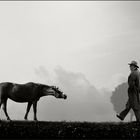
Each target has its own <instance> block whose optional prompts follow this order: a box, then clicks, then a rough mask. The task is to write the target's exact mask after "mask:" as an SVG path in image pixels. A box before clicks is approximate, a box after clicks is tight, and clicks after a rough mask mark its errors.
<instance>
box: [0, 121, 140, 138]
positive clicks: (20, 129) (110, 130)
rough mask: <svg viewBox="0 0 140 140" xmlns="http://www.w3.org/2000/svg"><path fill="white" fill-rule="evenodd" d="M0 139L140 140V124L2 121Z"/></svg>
mask: <svg viewBox="0 0 140 140" xmlns="http://www.w3.org/2000/svg"><path fill="white" fill-rule="evenodd" d="M0 138H1V139H2V138H4V139H5V138H6V139H9V138H10V139H11V138H14V139H16V138H18V139H20V138H33V139H41V138H69V139H73V138H80V139H85V138H86V139H87V138H90V139H93V138H100V139H109V138H110V139H111V138H113V139H114V138H115V139H122V138H125V139H126V138H129V139H130V138H140V123H136V122H131V123H113V122H112V123H111V122H106V123H95V122H93V123H90V122H34V121H11V122H8V121H1V122H0Z"/></svg>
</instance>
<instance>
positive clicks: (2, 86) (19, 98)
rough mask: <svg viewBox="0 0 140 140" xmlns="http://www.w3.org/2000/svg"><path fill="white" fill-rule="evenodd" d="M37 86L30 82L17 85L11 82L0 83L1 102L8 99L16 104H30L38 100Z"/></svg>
mask: <svg viewBox="0 0 140 140" xmlns="http://www.w3.org/2000/svg"><path fill="white" fill-rule="evenodd" d="M36 85H37V84H35V83H33V82H28V83H25V84H17V83H11V82H3V83H0V100H5V99H7V98H9V99H11V100H13V101H16V102H28V101H32V100H33V99H34V98H36V93H35V90H34V89H35V86H36Z"/></svg>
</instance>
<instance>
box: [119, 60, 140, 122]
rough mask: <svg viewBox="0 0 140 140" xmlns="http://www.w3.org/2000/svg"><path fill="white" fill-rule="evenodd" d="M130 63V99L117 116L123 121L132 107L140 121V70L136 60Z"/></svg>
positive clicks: (137, 119)
mask: <svg viewBox="0 0 140 140" xmlns="http://www.w3.org/2000/svg"><path fill="white" fill-rule="evenodd" d="M129 65H130V71H131V73H130V75H129V77H128V101H127V104H126V108H125V109H124V110H123V111H122V112H121V113H120V114H117V115H116V116H117V117H118V118H119V119H120V120H122V121H123V120H124V119H125V117H126V115H127V114H128V112H129V111H130V109H133V111H134V114H135V117H136V121H138V122H140V100H139V92H140V72H139V71H138V68H139V67H138V65H137V62H136V61H132V62H131V63H130V64H129Z"/></svg>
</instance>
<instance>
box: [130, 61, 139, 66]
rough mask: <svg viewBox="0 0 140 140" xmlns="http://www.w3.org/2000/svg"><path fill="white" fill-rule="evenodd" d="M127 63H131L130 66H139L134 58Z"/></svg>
mask: <svg viewBox="0 0 140 140" xmlns="http://www.w3.org/2000/svg"><path fill="white" fill-rule="evenodd" d="M128 65H132V66H135V67H137V68H139V66H138V63H137V62H136V61H134V60H133V61H132V62H131V63H129V64H128Z"/></svg>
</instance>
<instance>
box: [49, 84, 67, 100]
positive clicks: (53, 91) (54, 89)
mask: <svg viewBox="0 0 140 140" xmlns="http://www.w3.org/2000/svg"><path fill="white" fill-rule="evenodd" d="M47 92H49V93H51V95H53V96H55V97H56V98H62V99H67V95H66V94H63V92H62V91H61V90H60V89H59V88H58V87H56V86H50V87H49V89H47Z"/></svg>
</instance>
